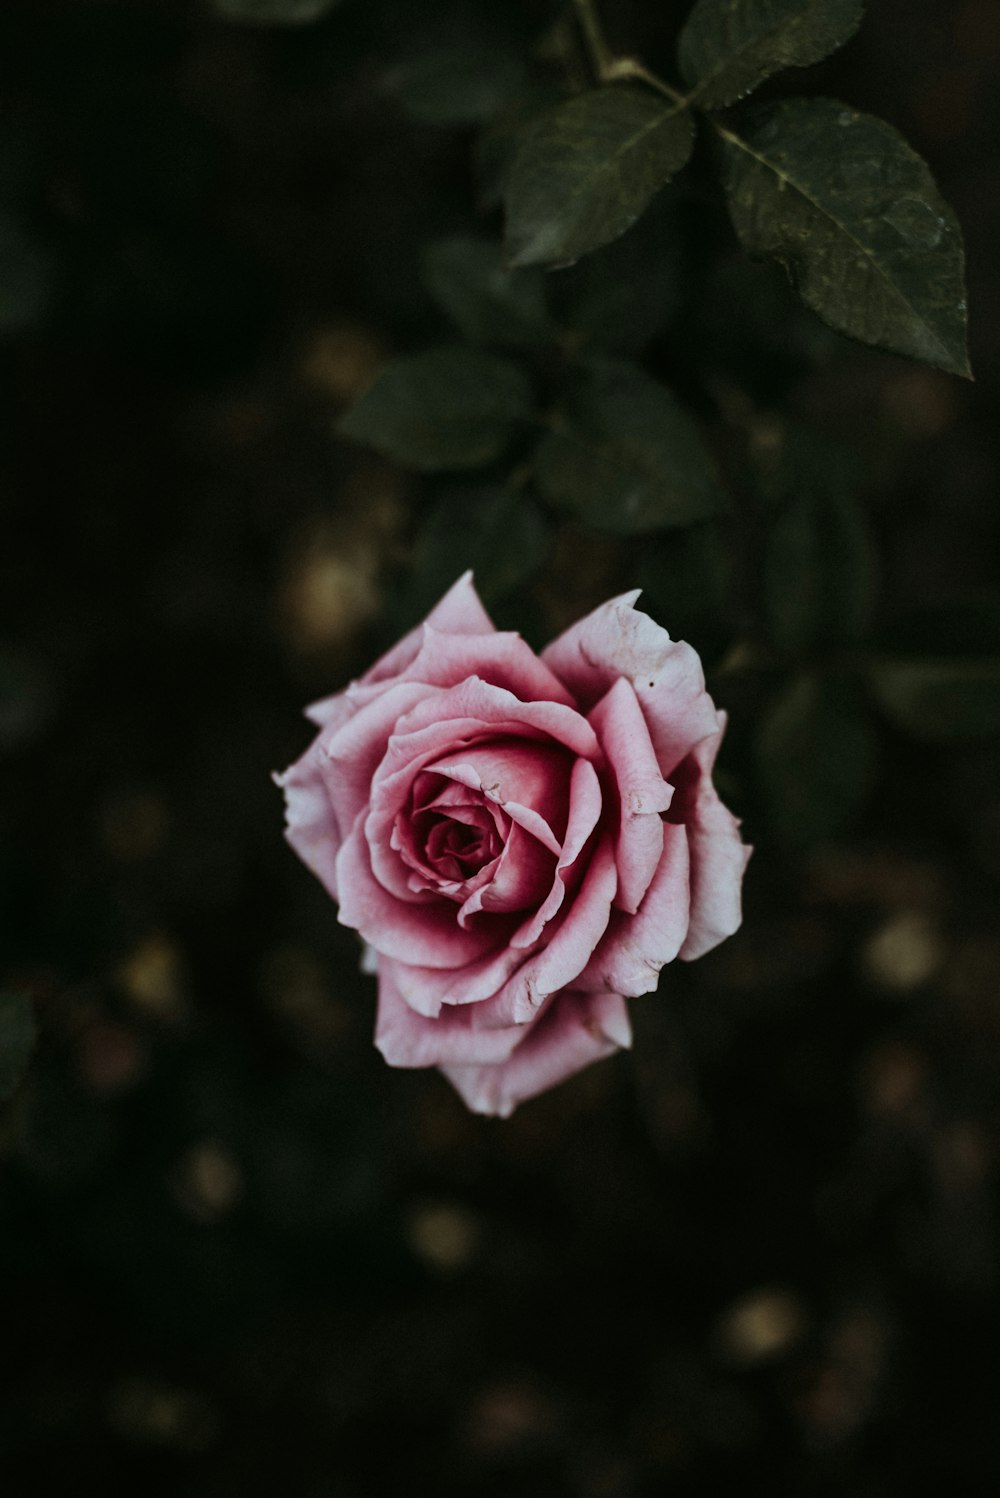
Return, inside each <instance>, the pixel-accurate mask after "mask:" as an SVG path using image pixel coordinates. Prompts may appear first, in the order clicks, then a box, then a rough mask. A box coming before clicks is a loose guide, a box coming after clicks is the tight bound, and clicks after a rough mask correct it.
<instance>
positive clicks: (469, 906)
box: [458, 760, 586, 926]
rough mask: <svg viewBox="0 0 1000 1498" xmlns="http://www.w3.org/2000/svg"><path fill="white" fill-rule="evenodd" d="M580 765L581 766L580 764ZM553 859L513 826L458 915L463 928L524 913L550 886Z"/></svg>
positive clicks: (529, 837) (534, 841)
mask: <svg viewBox="0 0 1000 1498" xmlns="http://www.w3.org/2000/svg"><path fill="white" fill-rule="evenodd" d="M581 763H583V764H585V763H586V761H585V760H583V761H581ZM552 869H553V855H552V854H551V853H550V852H549V850H548V849H547V848H544V847H543V846H542V844H541V843H540V842H539V841H538V839H537V838H535V837H532V835H531V833H530V832H525V830H524V828H523V827H519V826H518V825H517V823H515V824H514V826H513V827H512V828H511V830H510V836H509V837H508V839H507V846H506V847H505V848H504V850H503V852H502V853H501V854H500V857H499V859H498V860H497V862H496V867H495V870H494V871H493V873H492V874H491V875H490V877H489V878H488V879H486V880H483V881H482V882H480V883H477V885H476V888H475V889H474V890H471V891H470V893H469V895H468V897H467V899H466V900H465V902H464V904H463V905H462V908H461V910H460V911H459V913H458V923H459V925H460V926H464V925H465V924H466V923H467V922H468V920H469V919H470V917H472V916H474V915H477V914H479V913H480V912H481V911H485V912H487V913H488V914H496V913H498V912H501V913H503V914H507V913H509V912H512V911H522V910H527V909H528V908H529V907H531V906H535V905H537V903H538V901H539V900H540V899H541V898H542V896H543V895H544V894H545V893H546V891H547V890H548V889H549V888H550V886H551V884H552Z"/></svg>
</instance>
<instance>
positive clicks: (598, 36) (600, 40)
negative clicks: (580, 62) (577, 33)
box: [573, 0, 614, 82]
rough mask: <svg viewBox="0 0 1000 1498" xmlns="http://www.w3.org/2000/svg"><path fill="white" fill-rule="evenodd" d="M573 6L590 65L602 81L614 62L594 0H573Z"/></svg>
mask: <svg viewBox="0 0 1000 1498" xmlns="http://www.w3.org/2000/svg"><path fill="white" fill-rule="evenodd" d="M573 8H574V10H575V11H576V18H577V21H578V22H579V23H580V30H581V31H582V32H583V39H584V41H585V43H586V45H587V51H588V53H589V54H590V63H591V67H592V68H593V69H594V73H595V74H596V76H597V77H598V78H599V79H600V80H601V81H602V82H603V80H604V74H605V70H606V69H607V68H608V67H609V65H610V64H611V63H613V62H614V57H613V54H612V52H611V48H610V47H609V46H608V42H607V38H606V37H605V35H604V28H603V27H602V26H601V18H600V16H599V15H598V14H597V6H596V4H595V0H573Z"/></svg>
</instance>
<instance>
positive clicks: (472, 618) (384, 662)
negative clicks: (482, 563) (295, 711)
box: [306, 572, 494, 727]
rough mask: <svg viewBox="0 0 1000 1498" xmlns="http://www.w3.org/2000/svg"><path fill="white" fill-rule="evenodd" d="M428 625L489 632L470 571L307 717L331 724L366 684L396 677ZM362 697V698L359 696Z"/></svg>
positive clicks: (457, 631)
mask: <svg viewBox="0 0 1000 1498" xmlns="http://www.w3.org/2000/svg"><path fill="white" fill-rule="evenodd" d="M428 625H430V626H431V627H432V629H434V630H436V631H437V632H438V633H439V634H447V635H492V634H493V633H494V624H493V620H492V619H491V618H490V616H489V614H487V612H486V610H485V609H484V608H483V605H482V602H481V601H480V598H479V594H478V593H477V592H476V589H475V585H474V584H473V581H472V573H471V572H464V573H463V574H462V576H461V577H460V578H459V579H458V581H457V582H456V583H454V584H453V585H452V586H451V587H450V588H449V589H448V592H447V593H446V594H445V595H444V597H443V598H442V599H441V601H440V602H439V603H436V604H435V605H434V607H433V609H431V612H430V613H429V614H428V615H427V618H426V619H425V620H424V621H423V623H422V624H418V625H417V626H416V628H415V629H411V630H410V631H409V633H408V634H406V635H404V636H403V638H402V639H401V640H400V641H399V642H398V643H397V644H395V645H393V647H392V649H391V650H387V651H386V653H385V655H383V656H381V657H380V658H379V659H378V660H377V661H376V662H375V664H374V666H372V667H371V668H370V670H368V671H366V672H365V674H364V676H362V677H361V678H360V680H359V681H356V682H352V683H351V685H350V686H349V687H347V688H346V690H345V691H343V692H335V693H334V694H333V696H332V697H321V698H320V699H319V701H318V702H312V703H310V704H309V706H308V707H307V708H306V717H307V718H309V719H310V720H311V721H312V722H313V723H318V724H320V726H321V727H322V726H324V725H332V724H333V723H334V720H335V719H336V720H339V721H341V722H342V721H346V719H347V718H348V717H350V716H351V711H352V708H353V706H354V705H355V703H354V700H353V699H354V698H355V696H356V694H358V693H359V691H360V689H362V688H365V687H374V686H377V685H380V684H383V683H386V682H389V681H392V680H393V679H394V678H397V677H399V676H400V675H401V674H402V673H403V672H405V671H406V668H407V667H408V666H410V665H411V664H412V663H413V661H415V660H416V658H417V656H418V655H419V653H420V650H421V647H422V646H423V644H424V640H425V630H426V627H427V626H428ZM362 700H364V699H362Z"/></svg>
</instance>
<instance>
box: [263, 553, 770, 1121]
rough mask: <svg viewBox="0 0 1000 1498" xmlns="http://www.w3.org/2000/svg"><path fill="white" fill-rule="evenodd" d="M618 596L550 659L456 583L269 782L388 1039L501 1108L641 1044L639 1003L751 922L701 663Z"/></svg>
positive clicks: (319, 718) (486, 1106) (405, 1059)
mask: <svg viewBox="0 0 1000 1498" xmlns="http://www.w3.org/2000/svg"><path fill="white" fill-rule="evenodd" d="M637 597H638V592H637V591H636V592H634V593H626V594H624V595H622V596H621V597H620V598H616V599H613V600H611V601H610V602H609V603H606V604H604V605H603V606H602V607H600V608H598V609H596V610H595V611H594V612H593V613H592V614H590V615H589V616H588V617H587V618H585V619H583V620H581V621H580V622H579V623H577V624H575V625H573V626H572V627H571V628H570V629H568V630H567V631H566V632H565V633H564V634H562V635H561V636H560V637H559V638H558V639H556V640H555V641H554V642H553V643H552V644H551V645H549V646H548V647H547V648H546V649H545V650H544V651H543V652H542V654H541V656H540V657H539V656H538V655H536V654H535V652H534V651H533V650H532V649H531V648H530V647H529V646H528V645H527V644H526V643H525V642H524V640H522V639H521V637H520V636H519V635H518V634H514V633H507V632H503V631H499V630H497V629H495V628H494V626H493V624H492V622H491V620H490V618H489V616H488V615H487V613H486V611H485V610H484V608H483V606H482V604H481V602H480V601H479V598H478V596H477V594H476V591H475V588H474V586H473V583H472V577H471V574H466V575H465V576H464V577H462V578H461V579H460V580H459V581H458V582H457V583H456V584H455V585H454V587H453V588H452V589H451V590H450V591H449V592H448V593H447V595H446V596H445V597H444V598H443V599H442V600H441V602H440V603H439V604H438V605H437V606H436V607H435V608H434V609H433V610H432V612H431V613H430V615H429V616H428V618H427V620H426V621H425V623H424V624H423V625H421V626H420V627H419V628H417V629H415V630H414V631H413V632H412V633H410V634H409V635H407V636H406V637H405V638H404V639H403V640H402V641H401V642H400V643H399V644H398V645H397V646H396V647H395V648H394V649H392V650H391V651H390V652H389V653H388V654H387V655H385V656H384V657H383V658H382V659H381V660H380V661H379V662H378V663H377V664H376V665H375V666H373V667H372V669H371V670H370V671H369V672H368V673H367V674H366V675H365V676H363V677H362V678H361V679H360V680H359V681H357V682H354V683H352V684H351V685H350V686H348V687H347V688H346V689H345V690H344V691H342V692H338V693H336V694H335V695H334V696H332V697H328V698H326V699H325V700H323V701H321V702H318V703H316V704H315V705H314V706H313V707H311V708H310V709H309V710H308V716H309V717H310V718H311V719H312V720H313V722H315V723H316V724H317V725H318V727H319V733H318V735H317V736H316V738H315V739H314V740H313V742H312V744H311V745H310V746H309V748H308V749H307V750H306V752H305V753H304V754H303V755H302V757H301V758H300V759H299V760H297V761H296V762H295V763H294V764H293V765H292V766H291V767H290V768H289V769H288V770H287V771H285V773H284V774H283V775H280V776H278V777H276V778H277V780H278V783H279V784H280V785H281V786H282V787H283V789H284V792H285V797H286V804H287V836H288V840H289V842H290V843H291V845H292V847H293V848H294V849H295V851H296V852H297V853H298V855H299V856H300V857H301V858H302V860H303V861H304V862H305V863H306V864H307V866H308V867H309V868H310V869H311V870H312V871H313V873H314V874H316V875H317V877H318V878H319V879H320V880H321V881H322V883H323V885H324V886H325V888H326V889H327V890H328V892H329V893H330V895H331V896H332V897H333V898H334V899H335V900H336V901H337V902H338V904H339V906H340V916H339V918H340V920H341V922H342V923H343V924H344V925H346V926H350V927H353V928H354V929H355V930H356V931H358V932H359V934H360V935H361V937H362V938H363V939H364V941H365V942H366V943H367V947H368V954H367V955H368V958H369V960H370V962H371V964H372V966H373V967H374V969H375V971H376V972H377V974H378V988H379V997H378V1018H377V1023H376V1032H375V1041H376V1045H377V1046H378V1048H379V1050H380V1051H381V1052H382V1054H383V1056H384V1057H385V1059H386V1060H387V1061H388V1062H389V1063H390V1065H392V1066H402V1067H428V1066H437V1067H440V1068H441V1070H442V1071H443V1072H444V1073H445V1075H446V1076H447V1077H448V1078H449V1080H450V1081H451V1082H452V1083H453V1084H454V1086H455V1087H456V1088H457V1090H458V1092H459V1093H460V1094H461V1096H462V1097H463V1098H464V1100H465V1102H466V1103H467V1104H468V1106H469V1107H470V1108H473V1109H475V1110H476V1111H478V1112H482V1113H492V1114H500V1115H507V1114H509V1113H510V1112H511V1111H512V1110H513V1108H514V1107H515V1106H516V1105H517V1104H518V1103H519V1102H521V1101H523V1100H524V1099H525V1098H529V1097H532V1096H533V1095H535V1094H537V1093H539V1092H542V1091H544V1090H545V1089H546V1088H548V1087H551V1086H553V1085H554V1084H555V1083H557V1082H559V1081H561V1080H563V1079H564V1078H566V1077H568V1076H570V1075H571V1074H572V1073H574V1072H576V1071H578V1070H579V1069H580V1068H581V1067H584V1066H586V1065H587V1064H589V1063H590V1062H591V1061H596V1060H598V1059H599V1058H601V1057H603V1056H606V1055H609V1054H610V1053H612V1052H613V1051H615V1050H617V1049H619V1048H621V1047H625V1046H628V1045H629V1044H630V1040H631V1030H630V1024H629V1015H628V1008H627V1004H626V1000H627V999H629V998H634V997H636V996H638V995H639V994H644V993H648V992H649V991H651V990H652V989H654V988H655V987H656V985H657V981H658V978H659V974H660V970H661V968H662V967H663V966H664V965H665V964H666V963H668V962H671V961H672V960H673V959H674V958H675V957H680V958H682V959H691V958H695V957H700V956H701V955H702V954H703V953H705V952H708V951H709V950H710V949H711V948H712V947H714V946H715V945H716V944H717V943H718V942H720V941H721V940H722V939H723V938H724V937H726V936H728V935H729V934H730V933H731V932H733V931H735V929H736V927H737V926H738V925H739V922H740V891H741V883H742V878H743V871H744V868H745V866H746V861H747V858H748V856H749V850H748V849H747V848H746V847H745V846H744V844H743V843H742V841H741V839H740V834H739V826H738V823H737V821H736V819H735V818H734V817H733V816H732V814H731V813H730V812H729V811H728V810H727V809H726V807H725V806H724V805H723V804H722V802H721V801H720V799H719V797H718V795H717V794H716V791H715V789H714V787H713V784H712V767H713V763H714V760H715V757H716V753H717V751H718V747H719V743H720V741H721V738H722V734H723V731H724V727H725V723H724V717H723V715H722V714H720V713H719V712H717V710H716V708H715V706H714V704H713V702H712V699H711V697H710V696H709V695H708V693H707V692H706V690H705V682H704V676H703V673H702V669H701V664H700V661H699V659H698V656H697V654H696V652H695V651H694V650H693V649H692V648H691V647H690V646H689V645H687V644H684V643H679V642H675V641H673V640H671V639H670V637H669V635H668V634H667V633H666V631H665V630H663V629H661V628H660V626H659V625H657V624H655V623H654V622H653V620H651V619H650V618H649V617H648V616H647V615H645V614H643V613H641V612H639V611H638V610H637V609H636V608H635V607H634V605H635V601H636V599H637Z"/></svg>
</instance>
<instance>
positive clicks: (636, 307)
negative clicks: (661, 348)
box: [550, 193, 748, 354]
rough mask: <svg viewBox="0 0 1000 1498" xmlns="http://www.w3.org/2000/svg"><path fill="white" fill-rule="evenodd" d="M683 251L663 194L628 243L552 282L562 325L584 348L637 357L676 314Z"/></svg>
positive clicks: (626, 237) (669, 202)
mask: <svg viewBox="0 0 1000 1498" xmlns="http://www.w3.org/2000/svg"><path fill="white" fill-rule="evenodd" d="M680 247H681V236H680V234H679V232H678V225H677V221H676V214H675V213H674V211H673V199H672V197H671V195H670V194H669V193H661V194H660V195H659V197H657V198H654V200H653V202H652V203H651V204H650V205H649V208H648V209H647V211H646V212H645V213H644V214H643V216H642V218H641V219H640V220H639V222H638V223H637V224H636V225H635V227H634V228H633V229H632V230H630V232H629V233H628V234H626V235H624V236H623V238H621V239H617V240H615V241H614V243H613V244H609V245H605V246H604V247H603V249H600V250H596V251H595V252H594V254H592V255H587V256H585V257H584V259H583V260H581V261H580V262H579V264H578V265H575V266H572V267H571V268H570V269H569V270H565V271H563V272H561V274H559V275H558V276H554V277H552V279H551V282H550V284H551V286H552V292H553V295H554V298H556V301H555V307H556V316H557V318H558V320H559V321H560V322H561V323H563V324H564V325H565V326H566V328H567V329H568V331H569V332H570V333H571V334H573V335H574V338H575V339H576V340H578V342H579V343H580V344H581V345H582V346H584V347H588V348H590V347H593V348H594V349H599V350H602V351H606V352H608V353H622V354H636V353H638V352H639V351H640V350H641V349H643V348H645V347H646V346H647V345H648V344H649V343H651V342H652V341H653V340H654V339H655V338H658V337H660V336H661V335H662V333H663V332H664V330H665V328H666V327H667V325H668V324H669V322H670V320H671V318H672V317H673V315H674V313H675V312H676V311H677V307H678V304H679V302H680V298H681V290H682V285H683V278H682V275H681V269H680V263H679V262H680ZM740 258H741V260H742V261H743V264H747V263H748V262H747V261H746V259H745V257H743V256H741V257H740Z"/></svg>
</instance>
